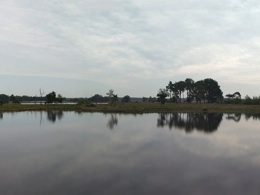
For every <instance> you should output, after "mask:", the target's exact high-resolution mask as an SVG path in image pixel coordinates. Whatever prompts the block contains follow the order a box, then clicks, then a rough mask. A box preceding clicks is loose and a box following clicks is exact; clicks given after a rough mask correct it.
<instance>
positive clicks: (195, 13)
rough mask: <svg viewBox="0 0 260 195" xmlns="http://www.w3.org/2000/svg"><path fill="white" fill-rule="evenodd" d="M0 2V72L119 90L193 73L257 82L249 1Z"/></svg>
mask: <svg viewBox="0 0 260 195" xmlns="http://www.w3.org/2000/svg"><path fill="white" fill-rule="evenodd" d="M0 4H1V7H0V30H1V31H0V42H1V45H2V46H1V47H0V56H1V60H2V61H3V62H4V64H2V65H0V66H1V68H2V72H1V74H6V75H8V74H10V75H30V76H32V75H33V76H37V75H39V76H52V77H62V78H69V79H82V80H84V79H89V80H92V81H102V82H104V83H109V84H110V85H111V86H114V85H118V88H119V90H123V88H125V85H127V84H128V85H130V84H131V85H135V86H138V85H139V83H140V82H147V81H150V80H151V79H155V81H156V82H157V85H158V86H159V85H160V86H164V85H166V84H167V83H168V81H169V80H173V81H177V80H184V79H185V78H187V77H193V76H194V77H195V78H194V79H203V78H205V77H214V79H216V80H218V79H222V78H223V77H225V78H226V77H228V80H226V81H228V82H230V83H241V82H246V83H251V82H254V83H255V84H257V83H259V79H258V78H259V75H257V72H259V71H258V70H259V68H258V64H259V62H260V59H259V57H258V53H259V52H258V51H259V45H260V42H259V33H260V32H259V31H260V30H259V29H260V26H259V25H260V24H259V22H258V21H257V18H259V16H260V13H259V11H258V8H259V5H260V3H258V2H256V1H240V0H233V1H229V2H226V1H223V0H221V1H206V0H203V1H188V0H186V1H180V0H175V1H169V0H165V1H163V2H161V1H156V0H154V1H149V2H148V1H137V0H134V1H129V0H124V1H117V0H109V1H105V0H99V1H92V0H87V1H73V2H71V1H61V0H55V1H41V2H35V1H32V0H20V1H17V0H13V1H9V2H1V3H0ZM248 67H250V68H248ZM118 81H122V82H118ZM134 81H135V82H134ZM155 81H154V82H155ZM119 83H121V85H120V84H119ZM157 85H156V86H157ZM156 90H157V89H154V91H156ZM138 91H143V90H142V89H138ZM150 93H151V91H147V92H146V94H150ZM138 94H140V93H139V92H138ZM140 95H141V94H140Z"/></svg>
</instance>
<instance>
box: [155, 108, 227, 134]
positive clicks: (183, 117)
mask: <svg viewBox="0 0 260 195" xmlns="http://www.w3.org/2000/svg"><path fill="white" fill-rule="evenodd" d="M222 118H223V114H221V113H161V114H159V118H158V120H157V126H158V127H164V126H169V128H170V129H172V128H173V127H175V128H178V129H185V131H186V132H187V133H190V132H192V131H193V130H194V129H196V130H198V131H203V132H206V133H211V132H213V131H216V130H217V129H218V127H219V124H220V123H221V121H222Z"/></svg>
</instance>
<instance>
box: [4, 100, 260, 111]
mask: <svg viewBox="0 0 260 195" xmlns="http://www.w3.org/2000/svg"><path fill="white" fill-rule="evenodd" d="M44 110H63V111H85V112H121V113H157V112H224V113H260V106H259V105H234V104H188V103H181V104H175V103H166V104H165V105H163V106H162V107H161V105H160V103H157V102H156V103H143V102H138V103H117V104H115V105H108V104H98V105H88V106H85V105H75V104H49V105H44V104H42V105H37V104H35V105H34V104H32V105H22V104H4V105H1V106H0V112H15V111H44Z"/></svg>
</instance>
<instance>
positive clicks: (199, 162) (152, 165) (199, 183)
mask: <svg viewBox="0 0 260 195" xmlns="http://www.w3.org/2000/svg"><path fill="white" fill-rule="evenodd" d="M259 127H260V121H259V116H256V115H255V116H250V115H243V114H242V115H241V114H237V115H234V114H230V115H227V114H185V113H176V114H143V115H132V114H127V115H125V114H103V113H76V112H58V111H53V112H19V113H1V114H0V173H1V174H0V194H4V195H9V194H10V195H13V194H14V195H16V194H17V195H18V194H19V195H21V194H26V195H29V194H37V195H41V194H44V195H46V194H48V195H50V194H55V195H59V194H62V195H66V194H69V195H71V194H77V195H81V194H84V195H85V194H91V195H92V194H93V195H99V194H108V195H110V194H111V195H112V194H113V195H115V194H120V195H128V194H129V195H130V194H131V195H132V194H134V195H139V194H140V195H144V194H149V195H159V194H160V195H161V194H185V195H186V194H236V195H240V194H241V195H242V194H243V195H244V194H260V179H259V178H260V128H259Z"/></svg>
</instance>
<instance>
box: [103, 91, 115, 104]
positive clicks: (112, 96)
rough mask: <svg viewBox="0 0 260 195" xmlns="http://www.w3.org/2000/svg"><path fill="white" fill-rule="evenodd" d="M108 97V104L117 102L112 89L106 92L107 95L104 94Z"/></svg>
mask: <svg viewBox="0 0 260 195" xmlns="http://www.w3.org/2000/svg"><path fill="white" fill-rule="evenodd" d="M106 94H107V95H108V98H109V104H111V105H112V104H114V103H115V102H117V99H118V98H117V94H114V90H113V89H110V90H109V91H108V93H106Z"/></svg>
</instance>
